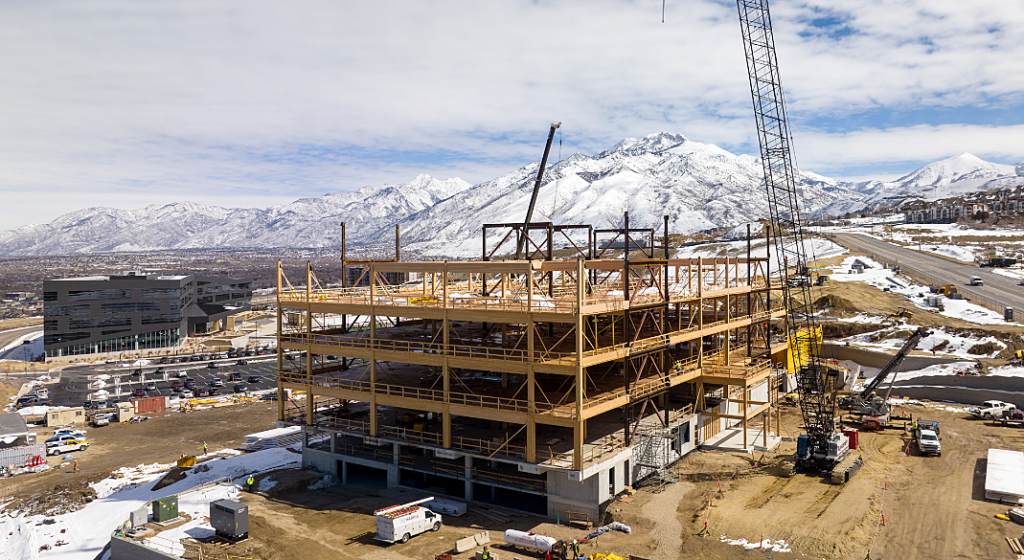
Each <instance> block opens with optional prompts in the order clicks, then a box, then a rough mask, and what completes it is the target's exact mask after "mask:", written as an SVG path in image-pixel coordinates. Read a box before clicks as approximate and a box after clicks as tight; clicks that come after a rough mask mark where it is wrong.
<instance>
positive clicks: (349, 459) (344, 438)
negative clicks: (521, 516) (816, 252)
mask: <svg viewBox="0 0 1024 560" xmlns="http://www.w3.org/2000/svg"><path fill="white" fill-rule="evenodd" d="M626 223H627V224H628V217H627V222H626ZM502 230H505V231H504V235H503V237H502V233H503V232H502ZM495 231H497V233H498V235H494V232H495ZM488 233H491V234H492V235H491V239H492V240H500V241H499V242H498V243H497V244H494V243H493V242H492V244H491V245H488V241H487V236H488ZM538 234H540V235H538ZM666 234H667V220H666ZM537 237H543V238H544V239H543V240H542V241H539V242H535V241H534V239H533V238H537ZM556 237H564V239H566V240H568V242H564V243H563V249H561V250H558V251H556V250H555V242H554V239H555V238H556ZM584 237H585V240H583V241H580V239H581V238H584ZM665 238H667V235H666V236H665ZM513 241H515V242H521V243H523V244H524V245H525V246H526V248H527V250H526V251H525V252H524V253H523V254H524V255H526V258H523V259H519V260H496V259H495V258H494V255H496V254H501V250H502V249H503V247H504V249H506V252H507V249H508V247H507V246H508V245H511V244H512V242H513ZM656 241H658V240H657V239H656V238H655V236H654V231H653V230H651V229H643V230H638V229H629V228H628V225H627V226H626V228H622V229H613V230H595V229H593V228H591V227H590V226H559V225H553V224H536V223H535V224H530V225H529V227H523V226H522V225H521V224H520V225H513V224H493V225H486V226H484V251H483V258H482V259H481V260H475V261H400V260H398V258H397V256H396V258H395V259H393V260H389V261H380V260H377V261H353V260H348V261H346V263H345V265H346V267H348V268H350V269H354V270H358V271H359V272H358V274H356V275H355V276H356V277H357V278H358V281H355V282H353V281H349V286H355V287H333V288H329V287H326V286H321V284H320V283H319V281H318V280H317V276H316V271H315V270H313V268H312V267H311V266H307V271H306V275H305V278H302V279H301V281H299V279H296V278H290V279H289V278H287V277H286V276H285V274H284V273H283V271H282V269H281V266H280V265H279V266H278V282H279V289H278V315H277V320H278V333H279V346H278V347H279V353H278V370H279V378H278V379H279V388H278V391H279V394H280V397H281V398H280V399H279V401H278V402H279V413H280V419H281V421H282V422H283V423H285V424H292V425H302V426H305V429H304V446H303V463H304V465H306V466H311V467H314V468H317V469H319V470H321V471H325V472H329V473H332V474H335V475H337V477H338V478H339V479H340V480H341V481H342V482H345V483H352V484H368V485H375V486H378V487H385V486H397V485H411V486H417V487H423V488H429V489H430V491H431V492H436V493H441V494H446V495H449V496H454V497H457V498H461V499H466V500H472V501H477V502H489V503H498V504H501V505H504V506H506V507H513V508H518V509H523V510H528V511H532V512H535V513H539V514H542V515H548V516H550V517H552V518H555V517H561V518H563V519H564V518H566V516H567V515H568V514H569V513H568V512H571V513H572V514H573V515H576V514H585V515H589V516H591V519H596V516H598V515H599V514H600V513H601V511H602V508H603V505H605V504H607V503H608V501H609V500H610V499H611V498H612V497H614V496H615V495H616V494H617V493H620V492H622V491H624V490H625V489H626V487H629V486H633V485H635V484H638V483H640V482H641V481H643V480H645V479H651V478H653V479H655V480H665V479H669V478H671V475H670V473H669V471H668V469H667V467H668V466H669V465H670V464H671V463H673V462H675V461H676V460H678V459H679V458H680V457H682V456H683V455H685V454H686V453H688V452H689V451H691V450H693V449H694V448H695V446H698V445H708V446H717V445H721V446H726V445H731V446H732V447H734V448H736V449H743V450H752V449H753V448H755V447H762V446H766V447H770V446H772V445H774V444H775V443H777V441H778V438H777V437H776V436H775V435H772V434H770V433H769V432H770V431H774V433H776V434H777V433H778V428H777V424H778V419H777V418H778V415H777V414H776V411H775V410H774V406H775V405H776V404H777V398H778V394H779V390H780V386H781V384H783V383H784V379H785V375H784V373H783V372H784V370H783V369H780V368H779V366H778V365H773V364H783V363H784V362H785V359H786V349H787V344H786V342H785V341H784V339H783V340H776V339H775V338H773V335H772V334H771V333H772V329H771V328H770V325H771V321H772V320H780V319H782V320H784V319H783V318H784V316H785V312H784V309H783V308H782V301H781V286H780V285H779V284H778V282H777V281H775V282H774V283H773V280H772V279H771V278H770V277H769V266H768V259H767V258H763V257H761V258H754V257H751V256H750V252H749V243H748V252H747V256H746V257H728V258H724V257H723V258H669V251H668V249H667V248H666V247H665V246H664V245H662V246H658V247H656V246H655V243H656ZM566 247H567V248H566ZM616 247H618V248H616ZM625 247H630V248H631V249H634V250H631V251H623V250H622V249H623V248H625ZM556 252H558V253H560V254H562V255H563V256H564V258H561V259H557V258H554V256H555V253H556ZM396 253H397V247H396ZM613 256H614V257H615V258H612V257H613ZM343 258H344V257H343ZM347 276H352V274H349V275H347ZM288 351H300V352H301V353H299V354H298V355H295V354H292V355H288V354H286V352H288ZM773 421H774V424H775V430H771V427H772V425H773ZM726 439H728V440H730V441H729V442H724V440H726Z"/></svg>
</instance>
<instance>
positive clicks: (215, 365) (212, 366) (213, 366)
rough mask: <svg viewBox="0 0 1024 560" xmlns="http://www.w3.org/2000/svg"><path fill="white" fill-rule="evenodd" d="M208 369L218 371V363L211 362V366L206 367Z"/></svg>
mask: <svg viewBox="0 0 1024 560" xmlns="http://www.w3.org/2000/svg"><path fill="white" fill-rule="evenodd" d="M206 367H207V369H217V363H216V362H210V363H209V364H207V365H206Z"/></svg>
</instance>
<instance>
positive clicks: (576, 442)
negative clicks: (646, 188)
mask: <svg viewBox="0 0 1024 560" xmlns="http://www.w3.org/2000/svg"><path fill="white" fill-rule="evenodd" d="M626 239H627V245H626V248H627V252H628V248H629V245H628V240H629V237H628V236H627V237H626ZM628 270H629V269H628V268H627V271H628ZM576 274H577V278H580V277H582V275H583V260H582V259H576ZM627 280H628V279H627ZM584 388H585V384H584V381H583V284H577V285H576V424H575V426H574V427H573V449H572V468H573V469H575V470H578V471H581V470H583V436H584V420H583V390H584Z"/></svg>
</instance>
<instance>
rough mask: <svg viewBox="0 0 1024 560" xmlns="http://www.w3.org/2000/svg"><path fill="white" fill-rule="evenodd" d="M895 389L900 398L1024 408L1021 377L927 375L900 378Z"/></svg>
mask: <svg viewBox="0 0 1024 560" xmlns="http://www.w3.org/2000/svg"><path fill="white" fill-rule="evenodd" d="M892 392H893V394H894V395H899V396H901V397H910V398H913V399H928V400H932V401H952V402H957V403H961V404H970V405H980V404H981V403H983V402H985V401H988V400H1000V401H1004V402H1008V403H1013V404H1015V405H1017V408H1022V409H1024V380H1021V378H1019V377H999V376H991V377H988V376H978V377H974V376H964V377H956V376H954V375H928V376H924V377H915V378H913V379H908V380H906V381H900V382H898V383H896V385H895V386H894V387H893V389H892Z"/></svg>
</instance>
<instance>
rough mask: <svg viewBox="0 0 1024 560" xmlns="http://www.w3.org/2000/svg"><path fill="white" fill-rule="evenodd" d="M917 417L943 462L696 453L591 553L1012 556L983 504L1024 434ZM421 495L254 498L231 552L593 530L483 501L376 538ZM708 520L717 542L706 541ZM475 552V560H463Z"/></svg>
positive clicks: (332, 492) (882, 441)
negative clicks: (774, 548) (994, 466)
mask: <svg viewBox="0 0 1024 560" xmlns="http://www.w3.org/2000/svg"><path fill="white" fill-rule="evenodd" d="M784 410H785V413H784V420H783V431H784V434H789V435H795V434H796V433H797V430H798V423H799V415H798V413H797V411H796V409H793V408H787V409H784ZM906 411H907V412H908V413H912V414H914V415H915V416H918V417H922V418H927V419H934V420H939V421H940V422H941V423H942V445H943V449H944V450H945V451H944V453H943V455H942V456H941V457H924V456H919V455H918V454H917V453H916V451H914V450H913V449H911V452H910V455H909V456H908V455H907V454H906V448H907V443H908V438H907V436H905V435H904V433H903V431H902V430H899V429H894V430H888V431H884V432H875V433H862V434H861V436H860V437H861V449H860V450H859V452H860V453H862V454H863V456H864V459H865V465H864V467H863V468H862V469H861V470H860V472H859V473H858V474H857V475H856V476H855V477H854V479H853V480H851V481H850V482H849V483H847V484H846V485H844V486H833V485H830V484H827V483H826V482H825V480H824V479H823V478H821V477H818V476H814V475H806V474H799V475H797V476H795V477H793V478H782V477H779V476H777V470H776V468H775V467H774V465H775V464H776V463H777V462H778V461H779V460H781V459H782V458H785V457H789V456H790V455H791V454H792V452H793V451H794V449H795V443H794V442H793V441H784V442H783V444H782V446H781V447H780V448H778V449H776V450H775V451H773V452H772V453H767V454H761V453H759V452H758V453H755V454H753V455H748V454H739V453H725V452H712V451H698V452H694V453H691V454H690V455H688V456H687V457H685V458H684V459H683V460H682V461H681V462H680V463H679V464H677V465H676V466H675V468H674V471H675V473H676V474H677V475H678V476H679V478H680V480H679V482H676V483H674V484H671V485H668V486H666V487H665V488H664V489H663V490H661V491H660V492H654V491H652V490H649V489H639V490H638V491H637V492H636V493H635V494H633V495H624V496H620V497H619V498H618V499H617V500H616V501H615V502H613V503H612V504H611V505H610V506H609V507H608V511H607V513H606V518H605V519H604V522H610V521H620V522H623V523H625V524H627V525H629V526H630V527H631V528H632V534H630V535H626V534H623V533H618V532H611V533H606V534H604V535H602V536H601V537H599V538H598V539H597V540H596V542H592V543H587V544H584V545H583V546H582V547H581V552H582V553H584V554H586V555H588V556H589V555H590V554H592V553H594V552H603V553H607V552H615V553H616V554H619V555H622V556H626V557H628V555H629V554H635V555H638V556H641V557H644V558H651V559H654V558H691V557H692V558H712V559H734V558H735V559H739V558H750V557H752V556H753V557H762V556H763V557H766V558H803V557H806V558H827V559H829V560H832V559H836V560H838V559H848V560H863V559H865V558H869V559H882V558H900V559H909V560H914V559H919V560H924V559H930V560H931V559H946V558H949V559H954V558H1011V557H1012V556H1011V555H1010V552H1009V548H1008V547H1007V545H1006V543H1005V541H1004V540H1003V539H1004V537H1008V536H1011V537H1016V536H1020V533H1021V527H1019V526H1017V525H1014V524H1012V523H1010V522H1006V521H1001V520H999V519H996V518H995V517H994V515H995V514H997V513H1004V512H1005V511H1006V510H1007V509H1008V506H1004V505H999V504H996V503H992V502H988V501H985V500H984V499H983V495H984V490H983V485H984V473H985V457H986V454H987V450H988V449H989V448H990V447H999V448H1004V449H1020V448H1021V446H1022V444H1024V430H1019V429H1015V428H1005V427H1000V426H995V425H989V424H986V423H984V422H979V421H975V420H972V419H969V418H967V415H966V414H965V413H963V412H950V411H946V410H942V409H940V408H934V407H930V408H925V407H923V406H908V407H906ZM720 488H721V490H719V489H720ZM421 496H422V494H421V493H419V491H417V490H412V489H405V488H393V489H389V490H382V491H368V490H363V489H360V488H359V487H356V486H341V485H336V486H333V487H329V488H327V489H323V490H317V491H308V490H296V491H284V492H277V493H274V494H273V495H270V496H267V495H253V494H245V495H243V498H242V500H243V501H245V502H246V503H248V504H250V506H251V507H250V516H251V517H250V523H251V532H250V540H249V541H247V542H245V543H241V544H238V545H234V546H233V547H232V548H231V551H232V553H234V554H239V555H242V556H246V557H251V558H259V559H264V560H321V559H328V558H331V559H336V558H353V559H354V558H360V559H370V558H373V559H387V560H404V559H423V558H434V556H435V555H438V554H441V553H443V552H449V551H451V550H452V549H453V548H454V545H455V541H456V540H457V539H459V538H462V537H466V536H469V535H473V534H475V533H478V532H480V531H485V530H486V531H489V532H490V535H491V539H492V543H497V544H498V546H492V547H491V548H492V550H493V551H495V552H497V554H498V556H499V558H503V559H509V560H511V558H540V555H538V554H533V553H530V552H528V551H523V550H504V551H503V547H502V546H500V543H501V541H502V539H501V536H502V533H503V531H504V530H505V529H509V528H512V529H520V530H525V531H534V532H538V533H542V534H547V535H550V536H553V537H555V538H565V539H579V538H582V537H583V536H584V535H585V534H586V532H585V531H581V530H578V529H572V528H568V527H565V526H564V525H563V526H560V525H556V524H554V523H549V522H548V521H547V520H546V519H542V518H540V517H537V516H532V515H527V514H517V515H515V516H513V517H512V520H511V521H510V523H508V524H499V523H496V522H494V521H492V520H491V519H488V518H487V517H484V516H482V515H480V514H479V513H476V512H475V511H474V509H476V508H477V507H479V506H471V507H470V513H469V514H467V515H465V516H462V517H458V518H456V517H451V516H445V526H444V527H443V528H442V529H441V530H440V531H439V532H437V533H429V532H428V533H424V534H422V535H419V536H417V537H415V538H413V539H412V540H410V541H409V542H408V543H406V544H394V545H385V544H383V543H379V542H377V541H375V540H373V531H374V517H373V515H372V512H373V510H375V509H378V508H380V507H384V506H387V505H391V504H396V503H403V502H407V501H411V500H413V499H417V498H419V497H421ZM712 497H713V499H712ZM709 500H710V502H711V503H712V506H711V507H710V508H708V503H709ZM883 513H884V516H885V525H884V526H883V525H882V524H881V518H882V515H883ZM705 520H706V521H707V527H708V533H707V534H706V535H705V536H702V535H701V534H700V533H701V530H702V528H703V527H704V523H705ZM762 534H763V535H764V537H767V538H771V539H773V540H778V539H784V540H785V541H786V542H787V543H788V544H789V546H790V547H791V549H792V552H774V553H773V552H770V551H761V550H746V549H744V548H743V547H742V546H731V545H729V544H727V543H725V542H722V540H721V539H722V538H723V537H727V538H729V539H739V538H745V539H747V540H748V541H752V542H757V541H758V540H759V539H760V538H761V535H762ZM470 557H471V553H465V554H462V555H457V556H456V559H458V560H464V559H467V558H470Z"/></svg>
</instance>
